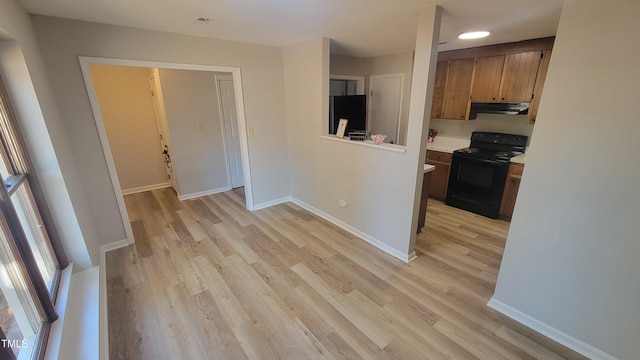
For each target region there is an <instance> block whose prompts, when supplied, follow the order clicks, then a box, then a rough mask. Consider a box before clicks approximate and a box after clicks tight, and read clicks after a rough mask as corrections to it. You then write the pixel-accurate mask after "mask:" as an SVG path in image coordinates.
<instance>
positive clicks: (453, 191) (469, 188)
mask: <svg viewBox="0 0 640 360" xmlns="http://www.w3.org/2000/svg"><path fill="white" fill-rule="evenodd" d="M508 171H509V163H508V162H505V161H497V160H487V159H473V158H468V157H465V156H464V155H458V154H454V156H453V159H452V162H451V172H450V173H449V184H448V188H447V198H446V200H445V203H446V204H447V205H451V206H455V207H458V208H461V209H465V210H468V211H471V212H474V213H477V214H480V215H484V216H488V217H491V218H497V217H498V215H499V211H500V201H501V200H502V193H503V191H504V185H505V182H506V180H507V173H508Z"/></svg>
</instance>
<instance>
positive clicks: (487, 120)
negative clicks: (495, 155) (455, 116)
mask: <svg viewBox="0 0 640 360" xmlns="http://www.w3.org/2000/svg"><path fill="white" fill-rule="evenodd" d="M430 127H431V128H432V129H435V130H437V131H438V135H439V136H446V137H454V138H459V139H466V140H469V139H471V133H473V132H474V131H493V132H502V133H507V134H518V135H525V136H528V137H529V141H531V137H532V135H533V127H534V126H533V125H532V124H527V115H504V114H478V118H477V119H475V120H469V121H467V120H452V119H431V125H430Z"/></svg>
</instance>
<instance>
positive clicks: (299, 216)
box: [106, 189, 583, 360]
mask: <svg viewBox="0 0 640 360" xmlns="http://www.w3.org/2000/svg"><path fill="white" fill-rule="evenodd" d="M125 202H126V204H127V209H128V211H129V216H130V220H131V224H132V227H133V231H134V233H135V237H136V243H135V245H131V246H128V247H125V248H121V249H118V250H115V251H112V252H110V253H108V254H107V269H106V271H107V288H108V314H109V315H108V316H109V344H110V357H111V359H154V360H155V359H582V358H583V357H581V356H580V355H578V354H576V353H574V352H573V351H571V350H569V349H567V348H565V347H563V346H561V345H559V344H557V343H555V342H553V341H551V340H549V339H547V338H545V337H544V336H541V335H539V334H537V333H535V332H533V331H531V330H529V329H528V328H526V327H524V326H522V325H520V324H518V323H516V322H514V321H512V320H510V319H509V318H506V317H505V316H502V315H501V314H499V313H497V312H496V311H494V310H492V309H490V308H489V307H487V306H486V303H487V301H488V300H489V298H490V297H491V295H492V293H493V290H494V286H495V282H496V278H497V274H498V268H499V266H500V260H501V257H502V251H503V248H504V243H505V239H506V235H507V232H508V226H509V225H508V223H507V222H504V221H498V220H491V219H486V218H483V217H481V216H477V215H474V214H470V213H468V212H465V211H462V210H458V209H454V208H451V207H448V206H446V205H444V204H442V203H441V202H437V201H433V200H430V202H429V207H428V212H427V222H426V226H425V229H424V232H423V234H421V235H420V236H419V237H418V240H417V245H416V248H417V251H418V255H419V256H418V258H417V259H416V260H414V261H413V262H411V263H410V264H404V263H402V262H401V261H399V260H396V259H394V258H393V257H391V256H389V255H387V254H385V253H383V252H381V251H380V250H378V249H376V248H375V247H373V246H371V245H369V244H367V243H366V242H365V241H363V240H360V239H358V238H356V237H355V236H353V235H351V234H349V233H347V232H345V231H344V230H342V229H340V228H338V227H336V226H334V225H332V224H330V223H328V222H327V221H325V220H323V219H321V218H319V217H317V216H315V215H313V214H311V213H309V212H307V211H305V210H303V209H301V208H299V207H298V206H296V205H294V204H291V203H286V204H281V205H277V206H273V207H271V208H268V209H264V210H260V211H256V212H253V213H252V212H249V211H247V210H246V209H245V208H244V194H243V192H242V189H236V190H234V191H230V192H227V193H221V194H216V195H211V196H206V197H202V198H198V199H193V200H188V201H183V202H180V201H179V200H177V198H176V197H175V193H174V192H173V190H171V189H161V190H154V191H151V192H144V193H139V194H133V195H127V196H126V197H125Z"/></svg>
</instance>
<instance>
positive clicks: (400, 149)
mask: <svg viewBox="0 0 640 360" xmlns="http://www.w3.org/2000/svg"><path fill="white" fill-rule="evenodd" d="M320 138H321V139H325V140H332V141H339V142H342V143H345V144H351V145H357V146H365V147H370V148H374V149H378V150H384V151H391V152H395V153H400V154H406V153H407V147H406V146H405V145H398V144H389V143H382V144H380V145H376V144H374V143H373V141H371V140H365V141H351V140H348V139H341V138H339V137H337V136H335V135H321V136H320Z"/></svg>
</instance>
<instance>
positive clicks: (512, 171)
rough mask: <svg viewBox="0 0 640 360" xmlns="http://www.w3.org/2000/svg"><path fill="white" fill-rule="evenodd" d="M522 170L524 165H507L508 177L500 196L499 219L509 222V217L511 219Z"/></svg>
mask: <svg viewBox="0 0 640 360" xmlns="http://www.w3.org/2000/svg"><path fill="white" fill-rule="evenodd" d="M523 170H524V165H522V164H510V165H509V176H508V177H507V183H506V184H505V186H504V193H503V194H502V202H501V203H500V217H502V218H504V219H507V220H511V217H513V209H514V207H515V206H516V198H517V197H518V190H519V189H520V180H521V179H522V171H523Z"/></svg>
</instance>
